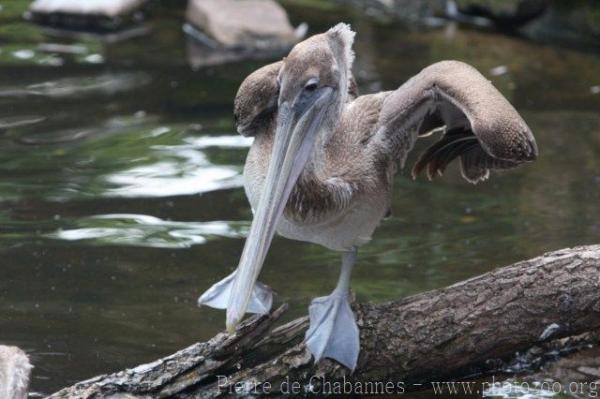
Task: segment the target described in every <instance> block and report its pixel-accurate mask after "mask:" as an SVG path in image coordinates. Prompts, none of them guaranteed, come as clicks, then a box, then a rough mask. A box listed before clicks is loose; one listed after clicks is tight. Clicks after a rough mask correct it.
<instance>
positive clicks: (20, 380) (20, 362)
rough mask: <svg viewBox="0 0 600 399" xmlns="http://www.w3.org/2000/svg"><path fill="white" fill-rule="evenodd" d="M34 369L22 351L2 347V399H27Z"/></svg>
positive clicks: (0, 382)
mask: <svg viewBox="0 0 600 399" xmlns="http://www.w3.org/2000/svg"><path fill="white" fill-rule="evenodd" d="M32 368H33V366H32V365H31V363H29V358H28V357H27V355H26V354H25V352H23V351H22V350H21V349H19V348H17V347H16V346H4V345H0V398H2V399H26V398H27V391H28V390H29V376H30V374H31V369H32Z"/></svg>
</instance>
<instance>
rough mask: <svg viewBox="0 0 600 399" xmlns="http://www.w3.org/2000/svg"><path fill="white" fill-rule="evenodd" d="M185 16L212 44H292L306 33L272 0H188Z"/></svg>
mask: <svg viewBox="0 0 600 399" xmlns="http://www.w3.org/2000/svg"><path fill="white" fill-rule="evenodd" d="M186 18H187V20H188V22H189V23H190V24H192V25H193V26H194V27H195V28H197V29H199V30H200V31H201V32H202V33H204V34H205V35H206V36H207V38H208V40H211V41H212V42H213V43H212V45H214V46H215V47H216V46H220V47H224V48H244V49H249V48H250V49H256V48H270V47H284V46H289V47H291V46H292V45H294V44H295V43H296V42H297V41H298V40H299V39H300V38H301V37H302V36H303V33H305V32H304V31H305V28H301V30H302V32H298V31H295V30H294V28H293V27H292V25H291V24H290V21H289V20H288V17H287V13H286V12H285V10H284V9H283V7H281V6H280V5H279V4H278V3H276V2H275V1H273V0H189V3H188V9H187V13H186ZM299 36H300V37H299Z"/></svg>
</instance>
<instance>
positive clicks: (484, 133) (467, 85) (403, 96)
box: [376, 61, 538, 183]
mask: <svg viewBox="0 0 600 399" xmlns="http://www.w3.org/2000/svg"><path fill="white" fill-rule="evenodd" d="M441 127H444V129H443V130H444V135H443V136H442V137H441V139H440V140H439V141H438V142H436V143H434V144H433V145H431V146H430V147H429V148H428V149H427V150H426V151H425V152H424V153H423V154H421V156H420V157H419V160H418V161H417V162H416V164H415V165H414V167H413V176H416V175H418V174H419V173H421V172H422V171H424V170H425V171H426V173H427V176H428V177H429V178H432V177H434V176H436V175H441V174H442V173H443V172H444V170H445V168H446V166H448V164H449V163H450V162H452V161H453V160H454V159H456V158H460V162H461V171H462V175H463V177H464V178H465V179H466V180H468V181H469V182H471V183H477V182H479V181H481V180H485V179H486V178H487V177H488V175H489V171H490V170H492V169H507V168H512V167H515V166H517V165H519V164H520V163H523V162H527V161H532V160H534V159H535V158H536V157H537V154H538V150H537V146H536V143H535V139H534V137H533V134H532V133H531V130H530V129H529V127H528V126H527V124H526V123H525V122H524V121H523V119H522V118H521V116H520V115H519V114H518V112H517V111H516V110H515V109H514V108H513V106H512V105H510V103H509V102H508V101H507V100H506V98H504V96H502V94H500V92H499V91H498V90H497V89H496V88H495V87H494V86H493V85H492V84H491V83H490V82H489V81H488V80H487V79H486V78H485V77H484V76H482V75H481V74H480V73H479V72H478V71H477V70H476V69H475V68H473V67H471V66H469V65H467V64H464V63H462V62H458V61H443V62H439V63H436V64H433V65H431V66H429V67H427V68H425V69H424V70H423V71H421V72H420V73H419V74H418V75H416V76H414V77H413V78H411V79H410V80H409V81H408V82H406V83H405V84H404V85H402V86H401V87H400V88H399V89H397V90H396V91H394V92H392V93H390V95H389V96H388V97H387V99H386V100H385V103H384V104H383V107H382V111H381V114H380V121H379V128H378V131H377V136H378V137H377V139H378V140H376V142H377V143H378V144H379V145H380V146H382V145H383V146H384V148H383V149H382V150H383V151H386V152H388V154H389V155H390V156H392V157H394V158H396V159H397V160H399V161H400V162H401V163H402V164H404V161H405V159H406V156H407V154H408V152H409V151H410V150H411V149H412V146H413V145H414V142H415V140H416V139H417V137H419V136H425V135H427V133H429V132H430V131H431V130H432V129H436V128H441Z"/></svg>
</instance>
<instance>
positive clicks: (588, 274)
mask: <svg viewBox="0 0 600 399" xmlns="http://www.w3.org/2000/svg"><path fill="white" fill-rule="evenodd" d="M599 287H600V245H592V246H582V247H577V248H572V249H563V250H559V251H555V252H550V253H547V254H544V255H542V256H540V257H537V258H534V259H531V260H526V261H522V262H518V263H515V264H513V265H510V266H506V267H503V268H500V269H497V270H495V271H492V272H489V273H486V274H483V275H481V276H478V277H474V278H471V279H469V280H466V281H463V282H460V283H457V284H454V285H452V286H450V287H447V288H444V289H439V290H434V291H429V292H425V293H422V294H418V295H415V296H412V297H409V298H405V299H401V300H398V301H393V302H387V303H381V304H371V303H354V311H355V313H356V316H357V320H358V324H359V327H360V335H361V354H360V358H359V362H358V367H357V369H356V370H355V371H354V373H350V371H349V370H347V369H345V368H344V367H342V366H340V365H338V364H337V363H335V362H333V361H329V360H325V361H323V362H320V363H319V364H316V365H315V364H314V362H313V360H312V357H311V355H310V353H309V352H308V351H307V349H306V347H305V346H304V345H303V343H302V337H303V334H304V332H305V330H306V328H307V326H308V320H307V318H306V317H303V318H300V319H297V320H294V321H292V322H290V323H287V324H285V325H283V326H280V327H277V328H274V329H273V326H274V324H275V322H276V321H277V319H278V318H279V317H280V316H281V314H282V313H283V312H284V311H285V308H286V307H285V305H284V306H281V307H279V308H278V309H276V310H275V311H273V312H272V313H271V314H269V315H265V316H262V317H251V318H249V319H248V320H247V321H246V322H244V323H243V324H242V325H241V326H240V327H239V328H238V330H237V332H236V333H235V334H233V335H228V334H226V333H221V334H218V335H217V336H215V337H214V338H212V339H211V340H210V341H207V342H202V343H197V344H194V345H192V346H190V347H188V348H186V349H183V350H181V351H179V352H177V353H175V354H173V355H170V356H168V357H165V358H162V359H159V360H157V361H155V362H153V363H149V364H145V365H141V366H138V367H136V368H133V369H128V370H125V371H121V372H118V373H115V374H110V375H103V376H98V377H95V378H93V379H91V380H87V381H83V382H80V383H77V384H75V385H73V386H72V387H69V388H65V389H63V390H61V391H59V392H57V393H55V394H53V395H51V396H50V397H49V398H52V399H59V398H61V399H66V398H68V399H75V398H77V399H79V398H99V397H110V396H111V395H113V394H127V395H128V396H126V397H127V398H166V397H175V398H190V397H194V398H205V397H206V398H213V397H233V396H237V397H242V396H265V395H280V394H282V393H283V394H286V393H287V394H293V395H299V396H310V395H311V394H319V395H320V394H323V393H344V392H346V391H340V390H341V389H346V388H348V387H350V389H351V393H355V394H360V393H370V394H374V393H390V394H391V393H399V392H404V391H408V390H415V389H419V388H421V389H422V388H423V387H426V386H429V385H428V384H429V382H430V381H447V380H456V379H461V378H469V377H473V376H483V375H487V374H490V373H495V372H498V371H502V370H505V368H504V367H505V366H506V365H507V364H508V363H506V362H507V361H510V360H511V359H513V358H514V356H515V353H516V352H519V351H523V352H525V351H526V350H527V349H528V348H531V347H533V346H536V345H539V344H543V343H545V342H549V341H553V340H558V339H561V338H564V337H570V336H576V335H580V334H583V333H585V332H589V331H593V330H595V329H597V328H598V327H600V290H599ZM348 384H350V385H348ZM337 389H339V390H337ZM374 390H375V391H374ZM382 390H384V391H382ZM346 393H348V392H346Z"/></svg>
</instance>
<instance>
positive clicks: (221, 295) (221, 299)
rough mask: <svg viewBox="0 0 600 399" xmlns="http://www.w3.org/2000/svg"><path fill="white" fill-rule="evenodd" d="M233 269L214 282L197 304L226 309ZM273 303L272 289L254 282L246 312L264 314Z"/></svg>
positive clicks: (231, 284) (233, 276) (233, 274)
mask: <svg viewBox="0 0 600 399" xmlns="http://www.w3.org/2000/svg"><path fill="white" fill-rule="evenodd" d="M235 273H236V272H235V271H234V272H233V273H231V274H230V275H229V276H227V277H225V278H224V279H223V280H221V281H219V282H218V283H216V284H214V285H213V286H212V287H210V288H209V289H208V290H206V292H204V294H202V295H201V296H200V298H198V306H202V305H206V306H210V307H211V308H215V309H227V305H229V297H230V296H231V288H232V286H233V280H234V278H235ZM272 305H273V290H272V289H271V288H270V287H269V286H267V285H265V284H262V283H260V282H258V281H257V282H256V284H255V285H254V289H253V290H252V296H251V297H250V303H249V304H248V309H247V310H246V311H247V312H248V313H258V314H265V313H268V312H269V311H270V310H271V306H272Z"/></svg>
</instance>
